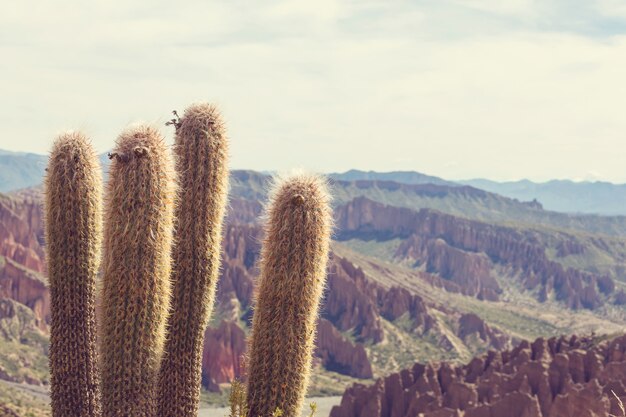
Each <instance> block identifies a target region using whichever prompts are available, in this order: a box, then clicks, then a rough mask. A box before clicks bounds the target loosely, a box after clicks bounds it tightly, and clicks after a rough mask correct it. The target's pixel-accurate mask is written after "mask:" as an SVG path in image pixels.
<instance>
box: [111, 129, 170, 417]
mask: <svg viewBox="0 0 626 417" xmlns="http://www.w3.org/2000/svg"><path fill="white" fill-rule="evenodd" d="M111 159H112V163H111V167H110V170H109V181H108V184H107V190H106V191H107V194H106V203H107V206H106V208H105V224H104V254H103V289H102V334H101V343H102V354H101V357H102V366H101V369H102V401H103V415H104V416H105V417H109V416H133V417H142V416H150V417H152V416H154V415H155V413H156V398H155V396H156V388H157V380H158V370H159V363H160V360H161V356H162V351H163V345H164V342H165V322H166V319H167V314H168V308H169V297H170V285H169V273H170V246H171V240H172V211H173V198H174V193H173V191H174V190H173V171H172V167H171V161H170V158H169V156H168V152H167V148H166V146H165V143H164V140H163V138H162V137H161V135H160V134H159V133H158V131H156V130H155V129H153V128H151V127H148V126H144V125H140V126H136V127H133V128H130V129H128V130H126V131H125V132H123V133H122V134H121V135H120V137H119V138H118V140H117V144H116V148H115V151H114V152H112V153H111Z"/></svg>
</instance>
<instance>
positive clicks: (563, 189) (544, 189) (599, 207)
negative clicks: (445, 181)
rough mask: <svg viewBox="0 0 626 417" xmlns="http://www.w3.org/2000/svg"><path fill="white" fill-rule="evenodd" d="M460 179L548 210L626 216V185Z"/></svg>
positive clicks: (598, 182)
mask: <svg viewBox="0 0 626 417" xmlns="http://www.w3.org/2000/svg"><path fill="white" fill-rule="evenodd" d="M457 182H458V183H460V184H465V185H471V186H472V187H476V188H480V189H482V190H486V191H490V192H492V193H497V194H500V195H503V196H506V197H510V198H516V199H518V200H521V201H533V200H537V201H539V202H540V203H541V204H542V205H543V207H544V208H545V209H547V210H554V211H561V212H565V213H590V214H604V215H613V216H614V215H626V184H612V183H609V182H601V181H595V182H588V181H582V182H574V181H570V180H553V181H548V182H542V183H536V182H532V181H529V180H521V181H510V182H495V181H490V180H486V179H473V180H466V181H457Z"/></svg>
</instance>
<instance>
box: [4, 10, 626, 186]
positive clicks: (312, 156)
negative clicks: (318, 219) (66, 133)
mask: <svg viewBox="0 0 626 417" xmlns="http://www.w3.org/2000/svg"><path fill="white" fill-rule="evenodd" d="M195 101H210V102H213V103H216V104H217V105H219V106H220V108H221V109H222V113H223V116H224V118H225V120H226V123H227V126H228V131H229V136H230V140H231V166H232V168H237V169H242V168H248V169H256V170H266V171H282V170H289V169H292V168H304V169H307V170H313V171H319V172H341V171H346V170H348V169H351V168H357V169H365V170H377V171H392V170H414V171H420V172H424V173H427V174H430V175H437V176H440V177H444V178H447V179H468V178H477V177H483V178H490V179H494V180H516V179H521V178H529V179H532V180H536V181H545V180H549V179H554V178H559V179H564V178H569V179H574V180H606V181H612V182H622V183H623V182H626V141H625V139H626V113H625V108H626V2H625V1H623V0H595V1H594V0H537V1H533V0H432V1H426V0H414V1H399V0H385V1H380V0H378V1H370V0H355V1H335V0H317V1H300V0H289V1H282V0H267V1H259V2H247V1H242V0H230V1H221V0H215V1H206V0H202V1H199V0H189V1H186V2H173V1H167V2H166V1H161V0H156V1H145V0H140V1H129V0H125V1H118V0H106V1H101V0H93V1H90V2H79V1H73V0H72V1H68V0H56V1H54V2H50V1H45V0H38V1H32V0H23V1H14V2H10V3H7V4H5V5H3V7H2V13H0V148H1V149H8V150H16V151H27V152H36V153H45V152H47V151H48V150H49V148H50V145H51V143H52V140H53V138H54V137H55V135H57V134H58V133H60V132H61V131H63V130H65V129H82V130H84V131H85V132H86V133H87V134H88V135H89V136H90V137H91V138H92V140H93V143H94V145H95V146H96V148H97V150H98V151H100V152H106V151H107V150H109V149H110V148H111V147H112V146H113V143H114V141H115V139H116V137H117V135H118V134H119V133H120V132H121V130H123V129H124V128H125V127H126V126H128V125H129V124H131V123H133V122H136V121H146V122H149V123H153V124H155V125H157V126H159V127H160V128H161V131H162V132H163V134H164V135H165V136H166V137H167V140H168V141H170V142H171V141H172V136H173V128H171V127H166V126H164V123H165V122H166V121H167V120H168V119H169V118H170V117H171V115H170V112H171V110H173V109H177V110H179V111H182V110H184V108H185V107H186V105H188V104H190V103H192V102H195Z"/></svg>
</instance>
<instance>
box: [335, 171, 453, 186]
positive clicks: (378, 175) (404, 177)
mask: <svg viewBox="0 0 626 417" xmlns="http://www.w3.org/2000/svg"><path fill="white" fill-rule="evenodd" d="M328 176H329V177H330V178H332V179H335V180H337V181H361V180H369V181H393V182H398V183H402V184H436V185H457V184H455V183H453V182H451V181H446V180H444V179H442V178H439V177H433V176H431V175H426V174H422V173H420V172H416V171H392V172H376V171H360V170H358V169H351V170H349V171H346V172H343V173H334V174H328Z"/></svg>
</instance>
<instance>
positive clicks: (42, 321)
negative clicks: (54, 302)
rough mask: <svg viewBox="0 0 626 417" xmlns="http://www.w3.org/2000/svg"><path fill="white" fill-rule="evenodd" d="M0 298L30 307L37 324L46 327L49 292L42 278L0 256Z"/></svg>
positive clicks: (48, 313)
mask: <svg viewBox="0 0 626 417" xmlns="http://www.w3.org/2000/svg"><path fill="white" fill-rule="evenodd" d="M0 298H10V299H12V300H15V301H17V302H19V303H22V304H24V305H26V306H28V307H30V308H31V309H32V310H33V312H34V313H35V317H36V319H37V326H38V327H39V328H40V329H41V330H46V329H47V323H48V322H49V321H50V292H49V291H48V287H47V286H46V283H45V282H44V278H43V277H42V276H41V275H39V274H37V273H36V272H33V271H30V270H28V269H27V268H25V267H24V266H22V265H19V264H18V263H17V262H15V261H13V260H11V259H8V258H4V259H2V258H0Z"/></svg>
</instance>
